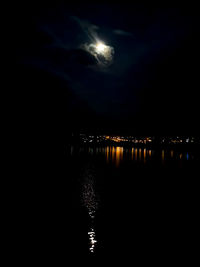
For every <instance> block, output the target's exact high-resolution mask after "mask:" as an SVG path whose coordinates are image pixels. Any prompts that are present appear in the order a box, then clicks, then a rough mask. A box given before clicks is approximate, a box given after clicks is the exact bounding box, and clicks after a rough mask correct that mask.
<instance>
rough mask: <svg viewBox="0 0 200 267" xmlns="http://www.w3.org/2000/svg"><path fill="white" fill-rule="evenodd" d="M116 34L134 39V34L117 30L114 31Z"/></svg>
mask: <svg viewBox="0 0 200 267" xmlns="http://www.w3.org/2000/svg"><path fill="white" fill-rule="evenodd" d="M113 33H114V34H117V35H121V36H127V37H133V34H132V33H130V32H126V31H123V30H120V29H116V30H114V31H113Z"/></svg>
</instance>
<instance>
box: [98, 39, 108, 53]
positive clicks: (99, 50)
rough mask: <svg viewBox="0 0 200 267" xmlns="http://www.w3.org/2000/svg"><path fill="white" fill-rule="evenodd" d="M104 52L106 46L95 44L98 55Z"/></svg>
mask: <svg viewBox="0 0 200 267" xmlns="http://www.w3.org/2000/svg"><path fill="white" fill-rule="evenodd" d="M105 50H106V45H105V44H103V43H100V42H99V43H97V44H96V52H97V53H98V54H104V52H105Z"/></svg>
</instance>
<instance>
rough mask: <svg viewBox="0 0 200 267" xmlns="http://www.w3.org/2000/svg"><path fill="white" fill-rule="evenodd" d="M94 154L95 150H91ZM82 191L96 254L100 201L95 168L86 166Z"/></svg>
mask: <svg viewBox="0 0 200 267" xmlns="http://www.w3.org/2000/svg"><path fill="white" fill-rule="evenodd" d="M89 151H90V152H91V153H92V154H93V153H94V151H93V148H92V150H91V149H90V150H89ZM82 178H83V180H82V191H81V200H82V204H83V206H84V207H85V208H86V209H87V212H88V215H89V218H90V226H89V231H88V237H89V251H90V252H91V253H94V250H95V245H96V243H97V240H96V233H95V227H94V220H95V214H96V211H97V209H98V204H99V200H98V197H97V193H96V190H95V171H94V169H93V166H90V165H86V166H85V168H84V170H83V174H82Z"/></svg>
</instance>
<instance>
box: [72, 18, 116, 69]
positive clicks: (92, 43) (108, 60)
mask: <svg viewBox="0 0 200 267" xmlns="http://www.w3.org/2000/svg"><path fill="white" fill-rule="evenodd" d="M71 19H72V20H75V21H76V22H77V23H78V25H79V26H80V27H81V29H82V30H83V32H84V33H85V34H86V36H87V38H88V39H89V40H88V42H85V43H83V44H80V48H81V49H83V50H85V51H87V52H88V53H90V55H91V56H93V57H94V58H95V59H96V61H97V63H98V66H100V67H108V66H110V65H111V64H112V62H113V55H114V48H113V47H112V46H109V45H106V44H104V47H105V48H104V52H103V53H98V51H97V48H96V45H97V43H103V42H102V40H100V38H99V37H98V33H97V31H98V30H100V28H99V27H98V26H97V25H94V24H92V23H90V22H89V21H86V20H82V19H80V18H78V17H76V16H71Z"/></svg>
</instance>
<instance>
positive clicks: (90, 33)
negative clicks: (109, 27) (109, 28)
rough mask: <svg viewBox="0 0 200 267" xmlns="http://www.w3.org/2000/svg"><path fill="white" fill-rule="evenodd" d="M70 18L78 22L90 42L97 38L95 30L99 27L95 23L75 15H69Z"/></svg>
mask: <svg viewBox="0 0 200 267" xmlns="http://www.w3.org/2000/svg"><path fill="white" fill-rule="evenodd" d="M71 19H72V20H74V21H76V22H77V23H78V25H79V26H80V27H81V29H82V30H83V32H84V33H85V34H86V35H87V37H88V38H89V39H90V41H91V42H94V41H95V40H96V39H97V37H98V36H97V30H98V29H99V27H98V26H97V25H95V24H92V23H90V22H89V21H87V20H83V19H80V18H78V17H76V16H71Z"/></svg>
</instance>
